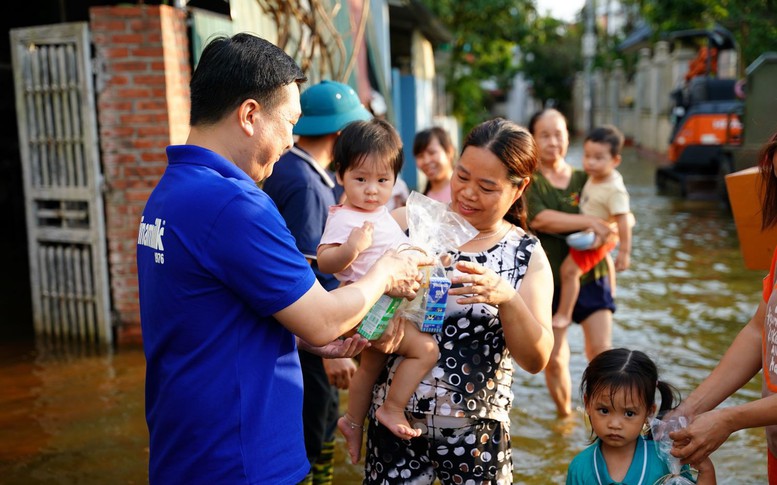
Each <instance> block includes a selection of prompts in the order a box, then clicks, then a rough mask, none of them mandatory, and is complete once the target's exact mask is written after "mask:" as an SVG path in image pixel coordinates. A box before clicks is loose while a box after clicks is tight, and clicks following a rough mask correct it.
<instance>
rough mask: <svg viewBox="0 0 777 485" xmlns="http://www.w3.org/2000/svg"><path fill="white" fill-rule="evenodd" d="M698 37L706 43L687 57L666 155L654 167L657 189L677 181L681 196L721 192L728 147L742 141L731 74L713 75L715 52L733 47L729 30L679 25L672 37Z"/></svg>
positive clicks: (728, 168)
mask: <svg viewBox="0 0 777 485" xmlns="http://www.w3.org/2000/svg"><path fill="white" fill-rule="evenodd" d="M700 38H701V39H703V40H705V41H706V45H703V46H701V47H700V49H699V54H698V56H697V57H696V58H695V59H694V60H692V61H691V63H690V65H689V69H688V73H687V75H686V77H685V82H684V84H683V85H682V86H681V87H679V88H677V89H675V90H674V91H672V93H671V97H672V100H673V102H674V107H673V109H672V120H673V126H672V132H671V136H670V139H669V149H668V151H667V154H668V157H667V158H668V160H667V163H666V164H665V165H664V166H661V167H659V168H658V170H657V171H656V185H657V186H658V188H659V190H663V189H668V188H669V186H670V185H672V184H673V183H676V184H677V185H679V189H680V194H681V195H682V196H683V197H689V198H700V197H707V196H709V195H710V194H715V196H722V195H724V192H723V191H724V190H725V183H724V181H723V177H724V176H725V175H726V174H728V173H731V172H732V171H733V170H734V160H733V157H732V148H734V147H737V146H739V145H741V143H742V122H741V119H740V118H741V116H742V112H743V108H744V103H743V101H742V99H741V97H740V96H739V95H738V94H740V92H738V90H739V88H740V85H739V84H737V83H738V81H737V80H736V79H722V78H719V77H717V56H718V54H719V53H720V52H721V51H723V50H726V49H735V48H736V44H735V41H734V37H733V35H732V34H731V32H729V31H728V30H726V29H724V28H722V27H716V28H714V29H712V30H699V29H693V30H683V31H678V32H674V33H672V34H671V35H670V39H672V40H686V39H687V40H698V39H700Z"/></svg>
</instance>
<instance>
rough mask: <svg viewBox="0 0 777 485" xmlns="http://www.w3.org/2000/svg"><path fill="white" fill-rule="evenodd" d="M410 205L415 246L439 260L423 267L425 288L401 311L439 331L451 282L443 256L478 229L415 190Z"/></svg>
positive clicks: (426, 329)
mask: <svg viewBox="0 0 777 485" xmlns="http://www.w3.org/2000/svg"><path fill="white" fill-rule="evenodd" d="M406 207H407V209H406V210H407V225H408V228H409V230H410V244H411V246H414V247H415V248H417V249H420V250H422V251H423V252H424V253H426V254H427V255H429V256H432V257H433V259H434V261H435V263H434V265H433V266H431V267H428V268H424V269H423V274H424V281H423V283H422V284H421V289H422V291H420V292H419V293H418V296H417V297H416V298H415V299H414V300H412V301H409V302H408V301H406V302H403V303H402V305H400V308H399V310H397V313H398V314H399V315H401V316H403V317H405V318H407V319H409V320H411V321H412V322H414V323H415V324H416V325H418V328H420V329H421V330H422V331H424V332H431V333H434V332H439V331H440V330H441V329H442V321H443V316H444V314H445V306H446V305H445V303H446V301H447V295H448V288H450V285H451V282H450V280H449V279H448V278H447V277H446V276H445V268H444V267H443V264H442V262H441V261H440V258H441V257H442V256H443V255H444V254H445V253H447V252H448V251H452V250H454V249H456V248H458V247H459V246H461V245H462V244H464V243H466V242H467V241H469V240H470V239H472V238H473V237H475V236H476V235H477V234H478V230H477V229H475V228H474V227H473V226H472V224H470V223H469V222H467V220H466V219H464V218H463V217H462V216H460V215H459V214H456V213H455V212H452V211H451V210H450V209H449V208H448V205H447V204H443V203H442V202H438V201H436V200H434V199H431V198H429V197H427V196H425V195H423V194H420V193H418V192H415V191H413V192H411V194H410V197H408V198H407V204H406Z"/></svg>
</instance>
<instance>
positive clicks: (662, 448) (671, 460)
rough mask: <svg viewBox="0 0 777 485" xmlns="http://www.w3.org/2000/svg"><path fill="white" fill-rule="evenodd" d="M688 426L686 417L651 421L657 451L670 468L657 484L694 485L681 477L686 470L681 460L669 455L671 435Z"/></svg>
mask: <svg viewBox="0 0 777 485" xmlns="http://www.w3.org/2000/svg"><path fill="white" fill-rule="evenodd" d="M686 426H688V420H687V419H686V417H685V416H673V417H671V418H669V419H667V420H666V421H662V420H660V419H656V418H653V419H651V420H650V431H651V433H652V434H653V441H655V443H656V451H657V452H658V456H659V457H660V458H661V459H662V460H663V461H664V463H666V465H667V467H668V468H669V474H667V475H664V476H663V477H661V478H660V479H659V480H658V481H656V484H660V485H693V484H694V483H695V482H694V481H693V480H691V479H689V478H687V477H685V476H683V475H681V473H682V472H683V471H684V470H683V467H682V465H681V464H680V459H679V458H677V457H675V456H673V455H672V454H671V453H669V450H671V449H672V438H670V437H669V433H671V432H673V431H678V430H681V429H683V428H685V427H686Z"/></svg>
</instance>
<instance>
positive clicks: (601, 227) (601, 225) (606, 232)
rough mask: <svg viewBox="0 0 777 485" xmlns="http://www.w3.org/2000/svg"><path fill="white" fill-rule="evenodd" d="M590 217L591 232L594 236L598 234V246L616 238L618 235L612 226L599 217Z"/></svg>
mask: <svg viewBox="0 0 777 485" xmlns="http://www.w3.org/2000/svg"><path fill="white" fill-rule="evenodd" d="M587 217H588V223H589V225H590V226H589V228H588V229H589V230H590V231H593V232H594V234H596V243H595V244H597V245H598V246H601V245H602V244H604V242H605V241H607V240H608V239H609V238H611V237H613V236H615V235H616V234H617V231H616V229H615V228H614V227H613V226H612V225H611V224H608V223H607V222H605V221H604V220H602V219H599V218H598V217H594V216H587Z"/></svg>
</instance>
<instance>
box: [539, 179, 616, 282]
mask: <svg viewBox="0 0 777 485" xmlns="http://www.w3.org/2000/svg"><path fill="white" fill-rule="evenodd" d="M586 180H588V175H587V174H586V173H585V172H583V171H582V170H575V169H573V171H572V177H571V178H570V180H569V185H568V186H567V188H566V189H557V188H556V187H554V186H553V185H551V184H550V182H549V181H548V179H546V178H545V176H544V175H542V174H541V173H540V172H535V173H534V175H533V176H532V183H531V184H529V188H528V189H527V190H526V206H527V207H526V209H527V212H528V218H529V225H530V226H531V221H532V220H533V219H534V217H536V216H537V214H539V213H540V212H542V211H544V210H546V209H548V210H554V211H559V212H565V213H567V214H579V213H580V192H581V191H582V190H583V185H585V182H586ZM565 236H566V234H547V233H543V232H537V237H539V239H540V242H541V243H542V248H543V249H544V250H545V254H547V256H548V261H549V262H550V267H551V269H552V270H553V281H554V282H555V286H556V287H558V286H560V285H561V283H560V282H561V279H560V278H559V268H560V267H561V263H562V262H563V261H564V258H566V257H567V254H568V253H569V246H567V243H566V241H565V240H564V237H565ZM606 275H607V262H606V261H604V260H602V261H601V262H599V264H597V265H596V266H595V267H594V269H592V270H591V271H590V272H588V273H586V274H585V275H583V277H582V278H581V281H582V282H583V283H586V282H588V281H591V280H593V279H599V278H601V277H603V276H606Z"/></svg>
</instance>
